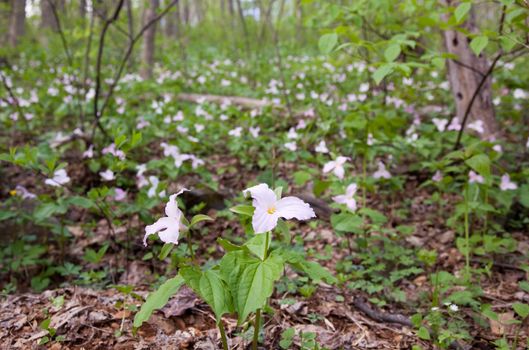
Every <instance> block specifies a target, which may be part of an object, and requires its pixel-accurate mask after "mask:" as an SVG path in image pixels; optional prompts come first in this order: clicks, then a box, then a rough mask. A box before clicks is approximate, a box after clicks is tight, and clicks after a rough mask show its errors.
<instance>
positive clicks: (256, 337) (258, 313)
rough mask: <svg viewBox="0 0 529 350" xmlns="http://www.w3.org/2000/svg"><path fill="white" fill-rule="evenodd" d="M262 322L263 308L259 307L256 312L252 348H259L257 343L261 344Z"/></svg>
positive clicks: (255, 349)
mask: <svg viewBox="0 0 529 350" xmlns="http://www.w3.org/2000/svg"><path fill="white" fill-rule="evenodd" d="M260 323H261V309H257V311H256V312H255V323H254V327H253V343H252V350H257V344H259V327H260Z"/></svg>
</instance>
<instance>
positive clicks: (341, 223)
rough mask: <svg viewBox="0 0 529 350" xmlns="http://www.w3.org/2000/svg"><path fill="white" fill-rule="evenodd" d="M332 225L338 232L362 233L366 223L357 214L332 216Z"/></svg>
mask: <svg viewBox="0 0 529 350" xmlns="http://www.w3.org/2000/svg"><path fill="white" fill-rule="evenodd" d="M331 224H332V227H333V228H334V229H335V230H336V231H342V232H360V231H362V227H363V225H364V221H363V220H362V217H360V216H359V215H357V214H352V213H343V214H336V215H333V216H331Z"/></svg>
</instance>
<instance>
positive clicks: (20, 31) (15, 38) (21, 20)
mask: <svg viewBox="0 0 529 350" xmlns="http://www.w3.org/2000/svg"><path fill="white" fill-rule="evenodd" d="M11 9H12V12H11V22H10V24H9V44H10V45H11V46H16V45H17V44H18V43H19V41H20V38H21V37H22V36H23V35H24V33H25V31H26V0H12V2H11Z"/></svg>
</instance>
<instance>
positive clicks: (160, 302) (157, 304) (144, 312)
mask: <svg viewBox="0 0 529 350" xmlns="http://www.w3.org/2000/svg"><path fill="white" fill-rule="evenodd" d="M182 284H184V279H183V278H182V276H180V275H178V276H176V277H173V278H171V279H168V280H167V281H165V283H164V284H162V285H161V286H160V288H158V289H157V290H156V291H154V292H153V293H151V294H149V296H148V297H147V300H146V301H145V303H144V304H143V305H142V306H141V309H140V311H138V313H137V314H136V315H135V316H134V328H138V327H140V326H141V325H142V324H143V322H145V321H147V320H148V319H149V317H151V315H152V313H153V312H154V310H157V309H161V308H162V307H164V306H165V304H167V302H168V301H169V298H170V297H171V296H172V295H173V294H175V293H176V292H177V291H178V289H180V287H181V286H182Z"/></svg>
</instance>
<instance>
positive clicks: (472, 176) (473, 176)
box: [468, 170, 485, 184]
mask: <svg viewBox="0 0 529 350" xmlns="http://www.w3.org/2000/svg"><path fill="white" fill-rule="evenodd" d="M468 182H469V183H471V184H472V183H478V184H482V183H485V179H484V178H483V176H481V175H479V174H478V173H476V172H475V171H473V170H470V171H469V172H468Z"/></svg>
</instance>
